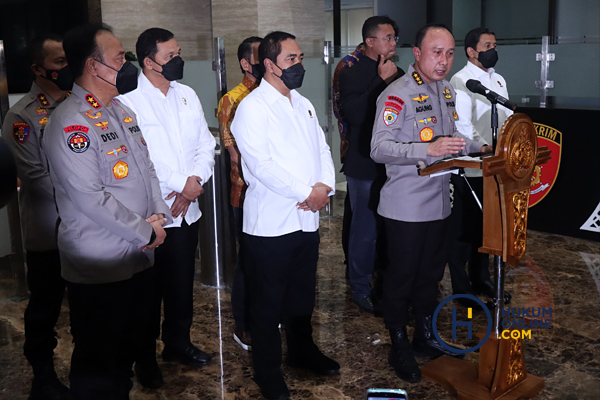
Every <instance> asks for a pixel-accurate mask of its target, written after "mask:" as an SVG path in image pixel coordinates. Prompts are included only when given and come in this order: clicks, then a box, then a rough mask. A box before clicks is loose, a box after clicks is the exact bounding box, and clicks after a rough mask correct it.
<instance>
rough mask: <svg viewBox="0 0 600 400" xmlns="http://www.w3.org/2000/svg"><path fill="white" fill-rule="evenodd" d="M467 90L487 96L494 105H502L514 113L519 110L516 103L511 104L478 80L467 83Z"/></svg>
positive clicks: (470, 80)
mask: <svg viewBox="0 0 600 400" xmlns="http://www.w3.org/2000/svg"><path fill="white" fill-rule="evenodd" d="M467 89H469V90H470V91H471V92H473V93H479V94H481V95H483V96H485V97H486V98H487V99H488V100H489V101H491V102H492V103H498V104H501V105H503V106H504V107H506V108H508V109H510V110H513V111H514V110H515V109H516V108H517V105H516V104H515V103H513V102H511V101H510V100H508V99H507V98H505V97H502V96H500V95H499V94H498V93H496V92H493V91H491V90H490V89H488V88H486V87H485V86H483V85H482V84H481V82H479V81H478V80H476V79H469V80H468V81H467Z"/></svg>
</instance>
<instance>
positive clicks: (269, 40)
mask: <svg viewBox="0 0 600 400" xmlns="http://www.w3.org/2000/svg"><path fill="white" fill-rule="evenodd" d="M288 39H294V40H295V39H296V36H294V35H292V34H291V33H287V32H281V31H275V32H271V33H269V34H268V35H267V36H265V38H264V39H263V40H262V42H260V46H258V58H259V60H260V65H261V68H264V66H265V60H266V59H267V58H268V59H269V60H271V61H273V62H274V63H277V56H278V55H279V54H281V42H283V41H284V40H288Z"/></svg>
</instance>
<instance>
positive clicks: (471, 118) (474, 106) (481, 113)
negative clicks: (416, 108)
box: [450, 61, 513, 177]
mask: <svg viewBox="0 0 600 400" xmlns="http://www.w3.org/2000/svg"><path fill="white" fill-rule="evenodd" d="M469 79H476V80H478V81H480V82H481V84H482V85H483V86H485V87H487V88H488V89H490V90H492V91H494V92H496V93H498V94H499V95H501V96H503V97H505V98H507V99H508V89H507V88H506V81H505V80H504V78H503V77H502V76H501V75H500V74H498V73H496V71H495V70H494V68H488V70H487V72H486V71H484V70H482V69H481V68H479V67H478V66H476V65H475V64H473V63H472V62H470V61H468V62H467V65H466V66H465V67H464V68H463V69H461V70H460V71H458V72H457V73H456V74H454V76H453V77H452V79H450V83H451V84H452V86H453V87H454V89H455V90H456V112H457V113H458V121H456V128H457V129H458V131H459V132H460V133H462V134H463V135H465V136H466V137H468V138H469V139H473V140H475V141H477V142H479V143H482V144H488V143H492V117H491V115H492V104H491V103H490V101H489V100H488V99H487V98H485V96H483V95H481V94H478V93H473V92H471V91H470V90H469V89H467V81H468V80H469ZM497 110H498V128H501V127H502V125H503V124H504V121H506V119H507V118H508V117H509V116H511V115H512V114H513V111H512V110H509V109H508V108H506V107H502V106H500V105H499V106H498V107H497ZM465 174H466V175H467V176H469V177H478V176H482V175H481V170H480V169H472V168H466V169H465Z"/></svg>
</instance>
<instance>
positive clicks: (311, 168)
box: [231, 79, 335, 237]
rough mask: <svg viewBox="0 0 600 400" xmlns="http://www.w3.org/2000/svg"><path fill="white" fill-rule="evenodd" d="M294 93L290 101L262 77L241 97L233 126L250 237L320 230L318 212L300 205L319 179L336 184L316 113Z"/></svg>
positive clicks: (245, 228)
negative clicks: (238, 150) (252, 88)
mask: <svg viewBox="0 0 600 400" xmlns="http://www.w3.org/2000/svg"><path fill="white" fill-rule="evenodd" d="M290 95H291V99H292V101H291V103H290V100H289V99H288V98H287V97H285V96H283V95H282V94H281V93H280V92H279V91H278V90H277V89H275V88H274V87H273V86H271V85H270V84H269V82H267V81H266V80H265V79H263V80H262V82H261V83H260V86H259V87H258V88H256V89H255V90H254V91H253V92H252V93H250V94H249V95H248V96H247V97H246V98H245V99H244V100H242V102H241V103H240V105H239V107H238V109H237V111H236V113H235V117H234V119H233V123H232V124H231V132H232V133H233V136H234V137H235V140H236V142H237V145H238V147H239V149H240V153H241V155H242V169H243V173H244V179H245V180H246V183H247V184H248V189H247V191H246V197H245V199H244V224H243V231H244V232H245V233H247V234H249V235H254V236H270V237H272V236H281V235H285V234H288V233H291V232H296V231H304V232H314V231H316V230H317V229H318V228H319V213H313V212H311V211H302V210H298V207H297V206H296V204H297V203H298V202H303V201H305V200H306V199H307V198H308V196H309V195H310V193H311V191H312V185H314V184H316V183H317V182H322V183H324V184H326V185H327V186H329V187H331V188H335V172H334V167H333V160H332V158H331V152H330V151H329V146H328V145H327V143H326V142H325V135H324V134H323V130H322V129H321V127H320V125H319V121H318V119H317V113H316V112H315V109H314V107H313V105H312V104H311V103H310V101H308V100H307V99H306V98H304V97H302V96H301V95H300V94H299V93H298V92H297V91H295V90H292V91H291V92H290ZM333 193H334V191H333V190H332V191H331V193H330V194H329V195H332V194H333Z"/></svg>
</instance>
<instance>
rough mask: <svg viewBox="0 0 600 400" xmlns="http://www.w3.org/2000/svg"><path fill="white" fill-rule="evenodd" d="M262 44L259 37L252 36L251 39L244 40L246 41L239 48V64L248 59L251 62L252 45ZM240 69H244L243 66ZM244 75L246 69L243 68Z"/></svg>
mask: <svg viewBox="0 0 600 400" xmlns="http://www.w3.org/2000/svg"><path fill="white" fill-rule="evenodd" d="M260 42H262V38H260V37H258V36H250V37H249V38H246V39H244V41H243V42H242V43H241V44H240V45H239V46H238V62H242V59H246V60H248V62H250V57H251V56H252V45H253V44H254V43H260ZM240 68H242V66H241V65H240ZM243 73H244V69H243V68H242V74H243Z"/></svg>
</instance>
